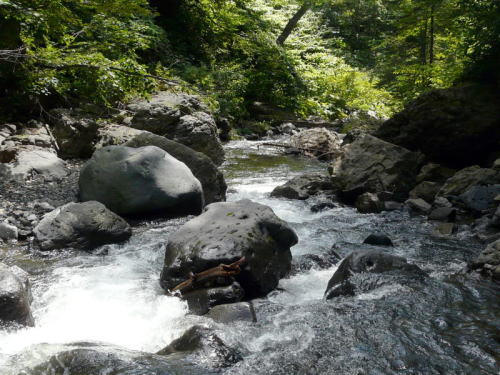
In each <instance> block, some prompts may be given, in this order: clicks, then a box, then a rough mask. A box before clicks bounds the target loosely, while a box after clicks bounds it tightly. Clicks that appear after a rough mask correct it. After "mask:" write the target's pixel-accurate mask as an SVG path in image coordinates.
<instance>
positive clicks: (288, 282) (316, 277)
mask: <svg viewBox="0 0 500 375" xmlns="http://www.w3.org/2000/svg"><path fill="white" fill-rule="evenodd" d="M336 270H337V266H334V267H332V268H328V269H326V270H310V271H308V272H304V273H301V274H298V275H295V276H292V277H290V278H288V279H282V280H281V281H280V284H279V287H280V289H283V291H282V292H278V293H274V294H273V295H271V296H270V297H269V300H271V301H272V302H275V303H280V304H283V305H303V304H307V303H308V302H311V301H317V300H321V299H322V298H323V295H324V293H325V290H326V286H327V285H328V281H329V280H330V278H331V277H332V275H333V274H334V273H335V271H336Z"/></svg>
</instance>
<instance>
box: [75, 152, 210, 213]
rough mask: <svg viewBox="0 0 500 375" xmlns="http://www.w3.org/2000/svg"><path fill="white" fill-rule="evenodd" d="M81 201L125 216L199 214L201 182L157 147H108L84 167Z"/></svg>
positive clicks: (201, 202)
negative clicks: (96, 203) (96, 204)
mask: <svg viewBox="0 0 500 375" xmlns="http://www.w3.org/2000/svg"><path fill="white" fill-rule="evenodd" d="M78 185H79V194H80V200H81V201H84V202H85V201H90V200H95V201H98V202H101V203H103V204H104V205H106V207H108V208H109V209H110V210H112V211H113V212H116V213H117V214H122V215H141V214H149V213H158V214H165V215H179V214H198V213H200V212H201V210H202V208H203V205H204V202H203V189H202V187H201V184H200V181H198V179H197V178H196V177H195V176H194V175H193V173H192V172H191V170H190V169H189V168H188V167H187V166H186V165H185V164H184V163H182V162H180V161H179V160H177V159H175V158H174V157H173V156H171V155H170V154H168V153H167V152H165V151H163V150H162V149H160V148H158V147H155V146H146V147H140V148H131V147H126V146H108V147H104V148H102V149H100V150H97V151H96V152H95V153H94V154H93V155H92V158H91V159H90V160H89V161H88V162H87V163H86V164H85V165H84V166H83V167H82V170H81V172H80V179H79V182H78Z"/></svg>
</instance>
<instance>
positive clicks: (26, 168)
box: [0, 146, 68, 179]
mask: <svg viewBox="0 0 500 375" xmlns="http://www.w3.org/2000/svg"><path fill="white" fill-rule="evenodd" d="M0 154H2V155H0V160H1V161H2V163H0V177H1V178H3V179H11V178H16V179H26V178H29V177H32V176H35V175H41V176H43V177H44V178H47V179H61V178H63V177H64V176H66V175H67V174H68V169H67V168H66V163H65V162H64V161H63V160H61V159H59V157H58V156H57V154H56V153H55V152H53V151H51V150H50V149H45V148H40V147H37V146H19V147H16V148H14V149H6V150H2V151H0Z"/></svg>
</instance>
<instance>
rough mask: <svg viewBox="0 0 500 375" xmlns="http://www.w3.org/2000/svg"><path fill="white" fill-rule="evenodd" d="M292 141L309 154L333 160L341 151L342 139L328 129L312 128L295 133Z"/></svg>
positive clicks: (295, 145)
mask: <svg viewBox="0 0 500 375" xmlns="http://www.w3.org/2000/svg"><path fill="white" fill-rule="evenodd" d="M291 143H292V145H293V146H294V147H296V148H298V149H300V150H301V151H302V152H304V153H305V154H306V155H308V156H313V157H317V158H319V159H321V160H331V159H333V158H334V157H335V156H336V154H337V153H338V152H339V150H340V145H341V144H342V140H341V139H340V137H339V136H338V134H337V133H335V132H332V131H330V130H328V129H325V128H312V129H306V130H302V131H301V132H300V133H298V134H295V135H294V136H293V137H292V140H291ZM304 150H306V151H304Z"/></svg>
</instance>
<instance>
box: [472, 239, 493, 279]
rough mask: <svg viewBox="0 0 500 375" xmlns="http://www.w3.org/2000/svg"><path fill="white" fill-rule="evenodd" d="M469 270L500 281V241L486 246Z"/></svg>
mask: <svg viewBox="0 0 500 375" xmlns="http://www.w3.org/2000/svg"><path fill="white" fill-rule="evenodd" d="M469 270H474V271H477V272H479V273H481V274H482V275H484V276H486V277H491V278H492V279H493V280H496V281H500V240H497V241H495V242H493V243H491V244H489V245H488V246H486V248H485V249H484V250H483V251H482V252H481V254H479V256H478V257H477V258H476V259H475V260H474V261H473V262H471V263H470V264H469Z"/></svg>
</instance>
